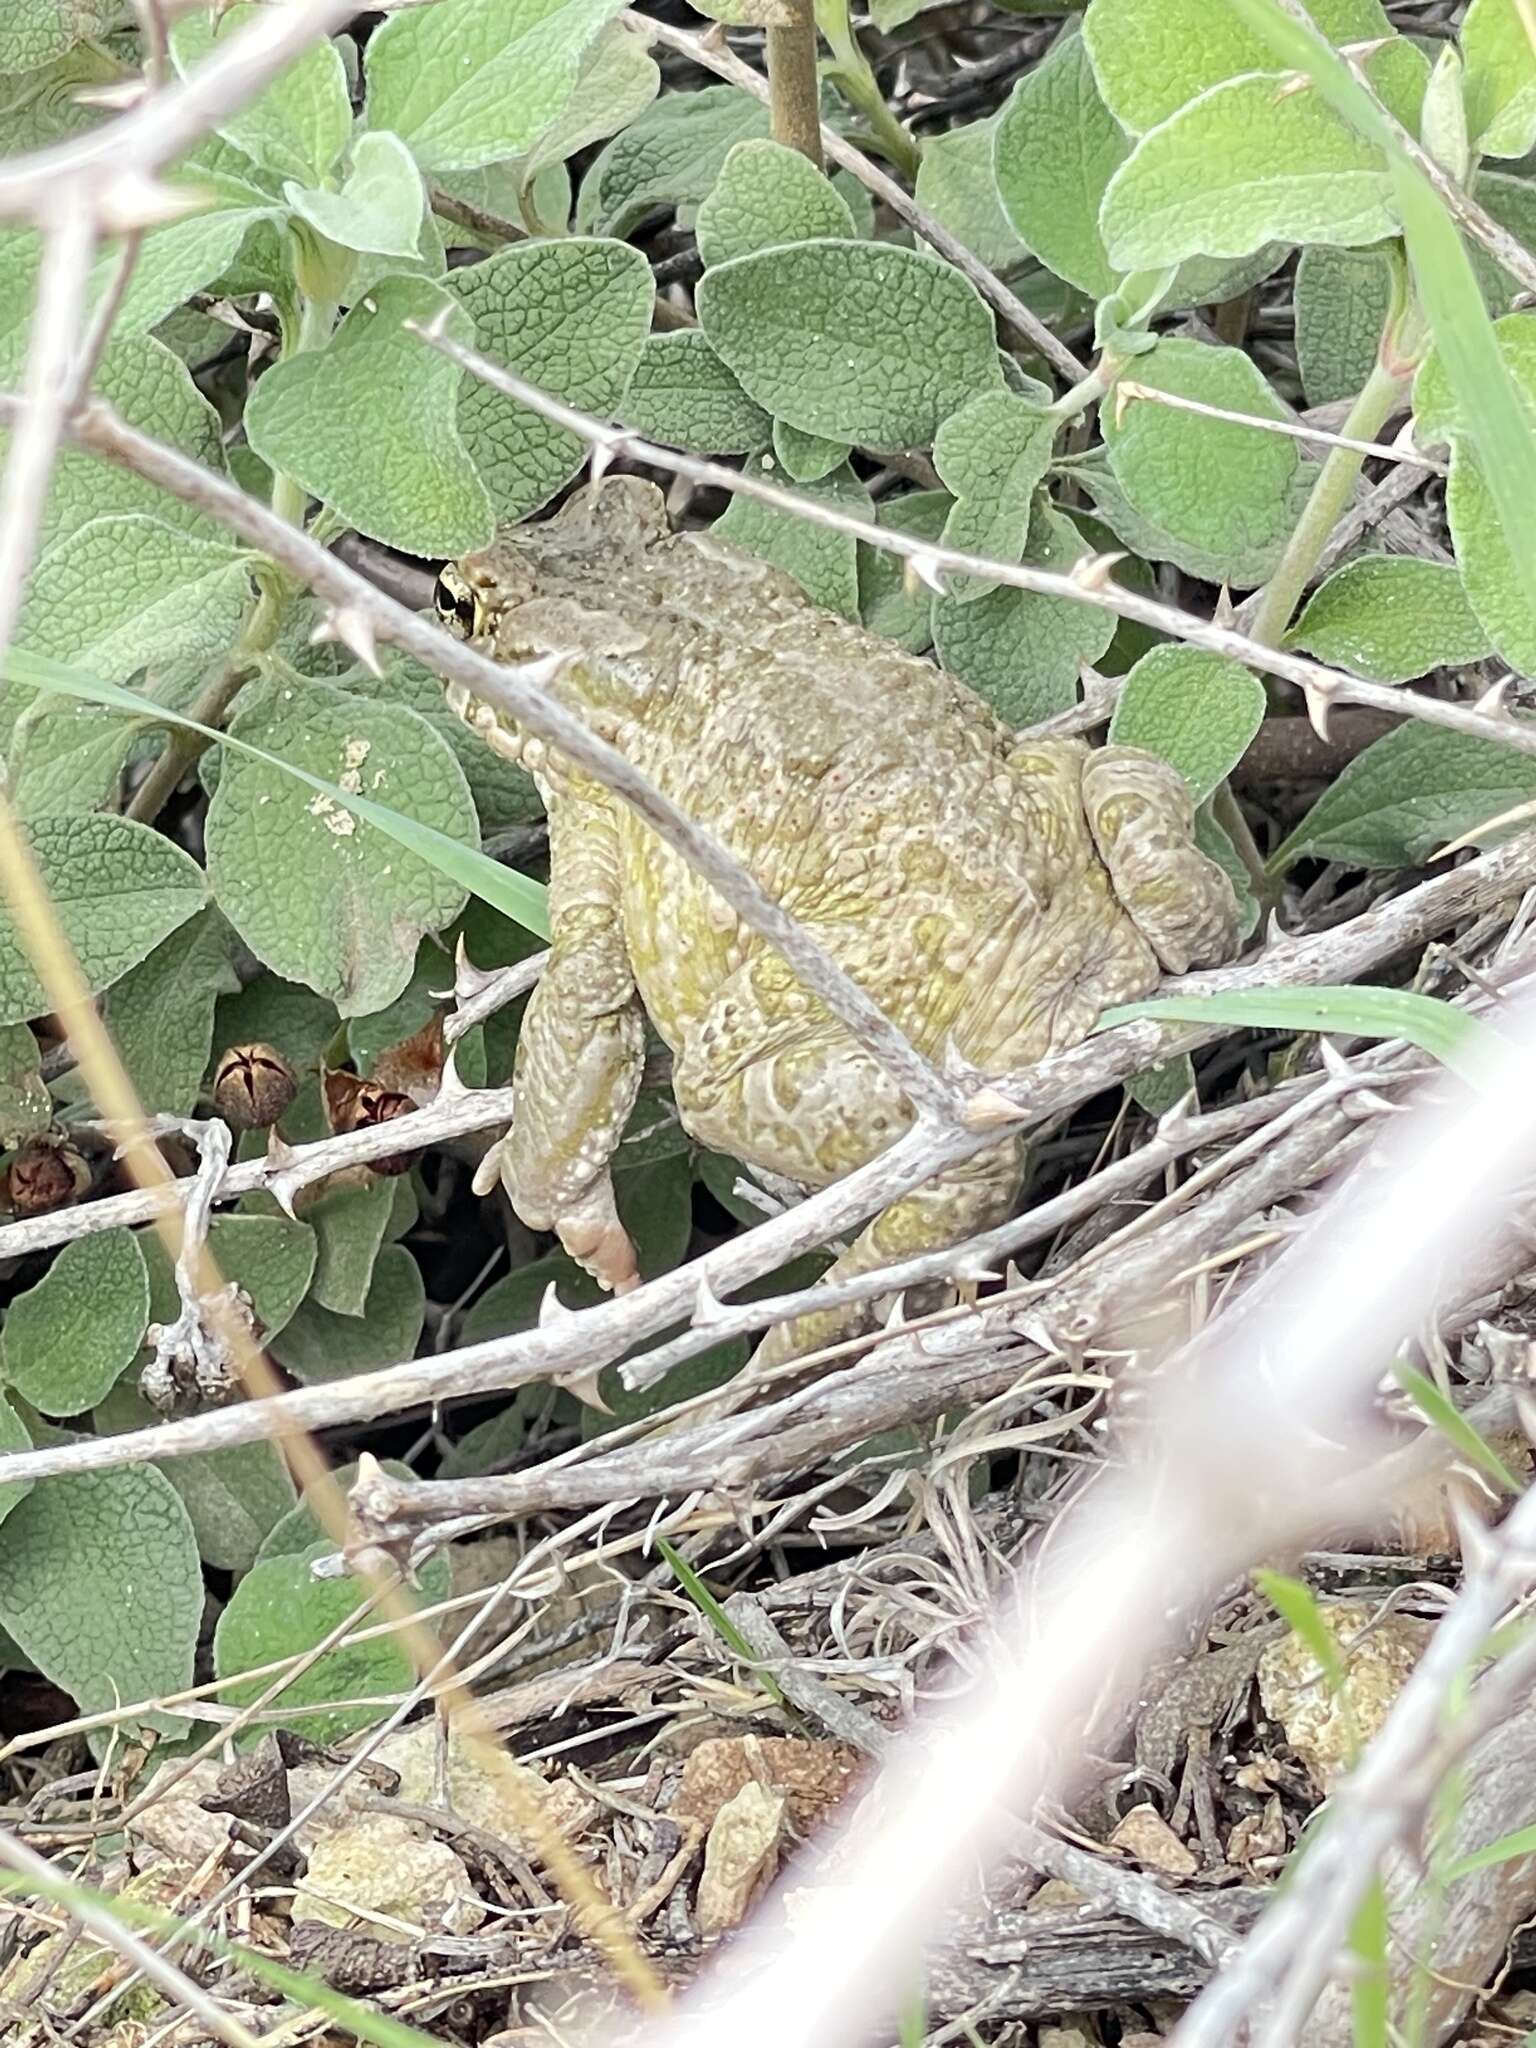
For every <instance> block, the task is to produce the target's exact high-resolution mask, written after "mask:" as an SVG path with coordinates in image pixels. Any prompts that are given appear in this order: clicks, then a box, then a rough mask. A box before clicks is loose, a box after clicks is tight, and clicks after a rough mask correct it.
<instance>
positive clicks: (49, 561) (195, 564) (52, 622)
mask: <svg viewBox="0 0 1536 2048" xmlns="http://www.w3.org/2000/svg"><path fill="white" fill-rule="evenodd" d="M250 561H251V557H250V556H249V555H248V554H246V553H245V551H244V550H243V549H241V548H238V547H232V546H230V545H229V544H228V543H227V542H226V541H222V540H206V539H204V538H203V536H202V535H201V534H195V533H188V532H186V531H185V529H183V528H181V527H178V526H171V525H167V524H166V522H165V521H163V520H160V519H156V518H154V517H152V516H151V514H149V513H148V512H121V513H114V514H112V515H110V516H109V517H107V518H104V519H91V520H88V521H87V522H86V524H85V525H84V526H82V527H79V528H77V530H76V531H75V532H73V533H66V534H62V535H61V536H60V537H59V539H57V540H56V541H55V542H54V543H53V545H52V547H50V548H49V549H48V551H47V553H46V554H44V555H42V556H41V557H40V558H39V560H38V563H37V566H36V568H35V569H34V570H33V572H32V579H31V582H30V584H29V585H28V588H27V599H26V605H25V608H24V610H23V613H22V620H21V626H20V629H19V633H18V643H19V645H21V646H22V647H23V648H25V649H26V651H27V652H28V653H30V654H40V655H43V656H46V657H47V658H49V659H51V660H55V661H79V662H82V663H84V664H86V665H88V666H89V667H91V668H94V669H99V670H101V671H103V672H104V673H106V674H107V675H115V676H126V675H131V674H132V673H133V671H134V670H135V669H138V668H142V667H143V666H144V665H145V664H146V663H147V662H150V661H172V660H176V659H178V658H180V657H183V656H186V657H189V658H192V659H195V660H206V659H208V658H210V657H212V656H215V655H218V654H221V653H223V652H225V651H226V650H227V649H228V648H230V647H231V646H232V645H233V643H234V641H235V638H236V636H237V635H238V632H239V628H240V620H241V617H242V615H243V613H244V611H245V608H246V604H247V602H248V600H249V593H250Z"/></svg>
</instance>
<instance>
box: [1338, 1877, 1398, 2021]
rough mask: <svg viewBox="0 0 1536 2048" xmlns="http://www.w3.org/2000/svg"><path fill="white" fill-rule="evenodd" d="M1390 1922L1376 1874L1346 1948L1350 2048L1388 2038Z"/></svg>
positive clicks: (1354, 1919) (1384, 1893) (1363, 1900)
mask: <svg viewBox="0 0 1536 2048" xmlns="http://www.w3.org/2000/svg"><path fill="white" fill-rule="evenodd" d="M1390 1936H1391V1923H1390V1919H1389V1915H1388V1910H1387V1888H1386V1886H1385V1885H1384V1884H1383V1883H1382V1881H1381V1876H1380V1874H1379V1873H1378V1874H1377V1875H1376V1876H1374V1877H1373V1878H1372V1879H1371V1881H1370V1883H1369V1885H1368V1886H1367V1887H1366V1890H1365V1895H1364V1896H1363V1898H1362V1899H1361V1901H1360V1903H1359V1905H1358V1906H1357V1907H1356V1908H1355V1913H1354V1918H1353V1919H1352V1920H1351V1922H1350V1928H1349V1941H1348V1948H1349V1952H1350V1955H1351V1956H1352V1957H1353V1958H1354V1963H1353V1967H1352V1968H1351V1970H1350V1977H1349V2008H1350V2020H1351V2032H1350V2040H1351V2043H1352V2048H1387V2043H1388V2041H1389V2040H1390V2039H1391V2002H1392V1982H1391V1977H1390V1974H1389V1967H1388V1962H1387V1951H1388V1945H1389V1941H1390Z"/></svg>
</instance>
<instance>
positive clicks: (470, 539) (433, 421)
mask: <svg viewBox="0 0 1536 2048" xmlns="http://www.w3.org/2000/svg"><path fill="white" fill-rule="evenodd" d="M426 18H427V17H425V16H424V15H419V14H414V13H413V14H402V15H397V16H395V17H394V19H393V21H391V22H390V23H389V24H388V27H391V28H398V27H401V26H403V25H405V24H406V23H408V22H412V21H421V20H425V19H426ZM431 18H432V20H433V21H434V22H435V21H436V20H437V19H438V18H439V17H438V14H437V13H436V12H435V11H434V13H433V15H432V17H431ZM386 32H387V31H385V30H381V31H380V34H383V33H386ZM375 40H377V38H375ZM443 314H446V316H447V323H446V331H447V333H448V334H449V335H450V336H452V337H453V338H454V339H455V340H458V341H462V342H472V341H473V340H474V330H473V327H472V325H471V323H470V321H469V319H468V318H467V316H466V315H465V314H464V312H463V311H462V310H461V309H460V308H459V307H458V306H457V305H455V303H454V301H453V298H452V297H451V296H450V295H449V294H448V293H447V292H445V291H444V290H443V289H442V287H441V286H439V285H435V284H431V283H429V282H428V281H427V279H425V278H415V277H388V278H385V279H384V281H383V283H382V284H380V285H379V286H378V287H377V289H376V290H375V291H373V292H371V293H369V294H368V296H367V297H366V298H364V299H362V300H360V301H359V302H358V304H357V305H355V306H353V308H352V310H351V311H350V312H349V313H348V314H347V317H346V318H345V319H344V320H343V321H342V323H341V325H340V326H339V327H338V328H337V330H336V332H335V334H334V335H333V336H332V337H331V339H330V341H329V342H328V343H327V344H326V346H325V347H324V348H322V349H314V350H311V351H309V352H308V353H306V354H302V355H296V356H292V357H290V358H289V360H288V361H286V362H281V363H278V364H276V365H274V367H273V368H272V369H270V370H268V372H267V374H266V375H265V376H264V377H263V378H262V379H261V381H260V382H259V383H258V384H257V386H256V388H255V390H254V391H253V392H252V393H251V396H250V398H249V399H248V400H247V402H246V407H245V430H246V437H247V439H248V440H249V442H250V444H251V446H252V447H253V448H254V449H255V450H256V452H257V454H258V455H260V456H261V457H262V458H263V460H264V461H266V462H268V463H270V464H271V466H272V468H273V469H275V470H279V471H281V472H282V473H284V474H285V475H287V476H290V477H292V478H294V479H295V480H296V481H297V482H299V483H301V484H302V485H303V486H304V488H305V489H306V490H307V491H309V492H311V493H312V494H313V495H314V496H315V497H317V498H320V499H322V500H323V501H324V502H325V503H326V504H327V505H329V506H330V507H331V509H332V510H333V511H334V512H336V513H338V514H339V515H340V516H341V518H343V519H344V520H345V521H346V522H347V524H348V525H349V526H355V527H356V528H357V530H358V532H359V533H365V534H367V535H368V536H369V537H370V538H371V539H373V540H381V541H383V542H384V543H385V544H386V545H387V546H390V547H397V548H401V549H403V550H404V552H405V553H407V554H413V555H428V556H442V555H460V554H465V553H467V552H468V551H469V550H470V549H471V548H477V547H483V546H484V545H485V544H486V543H487V542H488V541H489V540H490V539H491V536H492V534H493V532H494V530H495V523H496V522H495V517H494V514H493V511H492V507H491V501H490V498H489V496H488V494H487V492H486V488H485V485H484V484H483V483H482V482H481V481H480V479H479V477H478V476H477V475H476V473H475V469H474V465H473V463H472V462H471V460H470V457H469V453H468V451H467V450H466V449H465V447H464V444H463V442H462V440H461V439H460V437H459V429H458V425H457V422H456V417H455V415H456V412H457V408H458V402H459V386H460V383H461V381H462V372H461V371H460V370H459V369H458V367H457V365H456V364H454V363H451V362H449V360H448V359H447V357H446V356H443V355H439V354H438V352H437V350H436V349H431V348H428V347H427V345H426V344H425V342H423V341H421V340H419V339H418V338H417V337H416V336H415V335H412V334H408V333H407V332H406V331H405V324H404V323H405V322H406V321H407V320H414V321H417V322H419V323H421V324H423V325H425V324H427V323H428V322H430V321H432V320H434V319H436V318H437V317H438V316H439V315H443Z"/></svg>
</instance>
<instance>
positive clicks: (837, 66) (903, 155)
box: [768, 0, 922, 178]
mask: <svg viewBox="0 0 1536 2048" xmlns="http://www.w3.org/2000/svg"><path fill="white" fill-rule="evenodd" d="M814 4H815V9H816V26H817V27H818V28H819V29H820V30H821V32H822V34H823V35H824V36H825V37H826V39H827V47H828V48H829V49H830V50H831V52H832V62H831V64H829V65H828V67H827V76H828V78H830V79H831V81H832V83H833V84H834V85H835V86H836V87H837V89H838V91H839V92H840V93H841V94H842V95H843V98H844V99H845V100H847V102H848V104H849V106H851V107H852V108H853V109H854V111H855V112H856V113H859V114H861V115H862V116H863V117H864V119H865V121H866V122H867V123H868V124H869V139H870V142H871V144H872V145H873V146H874V147H875V148H877V149H878V150H879V151H880V153H881V154H882V155H883V156H886V157H889V159H890V160H891V162H892V163H893V164H894V165H895V166H896V168H897V170H898V171H900V172H901V173H902V175H903V176H904V177H907V178H915V177H916V176H917V167H918V164H919V163H920V162H921V161H922V153H921V151H920V150H919V149H918V146H917V144H916V143H915V142H914V141H913V140H912V137H911V136H910V135H909V134H908V133H907V131H906V129H905V128H903V127H902V125H901V123H900V122H899V121H898V120H897V118H896V116H895V115H894V114H893V113H892V112H891V110H890V108H889V107H888V106H887V105H886V104H885V95H884V94H883V93H882V92H881V90H880V85H879V81H878V80H877V79H876V77H875V74H874V72H873V71H872V70H871V69H870V64H869V59H868V58H867V57H866V56H865V54H864V52H863V50H862V49H861V48H860V46H859V39H858V37H857V36H856V35H855V34H854V32H853V23H852V21H851V20H850V19H849V15H848V0H814ZM768 33H769V36H770V38H771V37H772V34H773V31H772V29H770V30H769V31H768ZM770 50H771V43H770Z"/></svg>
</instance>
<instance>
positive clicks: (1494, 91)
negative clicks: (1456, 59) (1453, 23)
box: [1461, 0, 1536, 156]
mask: <svg viewBox="0 0 1536 2048" xmlns="http://www.w3.org/2000/svg"><path fill="white" fill-rule="evenodd" d="M1461 54H1462V56H1463V58H1464V59H1465V61H1466V67H1467V71H1466V78H1465V80H1464V82H1463V87H1462V90H1463V95H1464V97H1465V100H1466V107H1467V127H1468V131H1469V137H1470V140H1471V143H1472V146H1473V147H1474V148H1475V149H1476V150H1477V151H1478V153H1479V154H1480V155H1482V156H1524V155H1525V153H1526V151H1527V150H1528V149H1530V148H1531V146H1532V144H1536V48H1533V47H1532V44H1531V31H1530V27H1529V25H1528V22H1527V21H1526V20H1525V19H1523V18H1522V15H1521V10H1520V8H1519V7H1518V6H1516V4H1515V0H1472V5H1471V6H1470V7H1469V8H1468V9H1467V15H1466V19H1465V21H1463V23H1462V25H1461Z"/></svg>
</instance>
